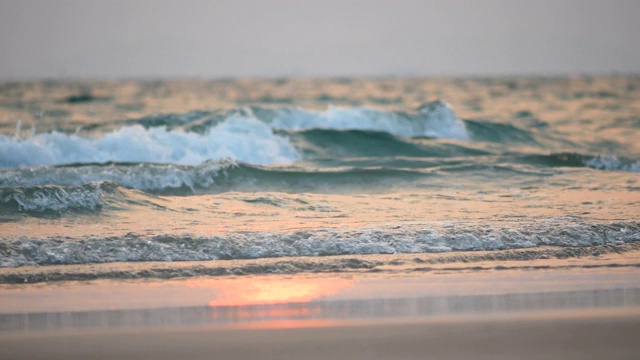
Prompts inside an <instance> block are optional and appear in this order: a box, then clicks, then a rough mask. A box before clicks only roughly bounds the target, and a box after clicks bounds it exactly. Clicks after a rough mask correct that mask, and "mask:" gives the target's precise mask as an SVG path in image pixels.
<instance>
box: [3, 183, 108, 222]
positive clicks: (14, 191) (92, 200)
mask: <svg viewBox="0 0 640 360" xmlns="http://www.w3.org/2000/svg"><path fill="white" fill-rule="evenodd" d="M115 188H116V185H115V184H113V183H108V182H91V183H88V184H83V185H79V186H67V187H63V186H54V185H47V186H31V187H13V188H0V211H2V210H4V211H5V212H6V211H8V212H27V213H49V212H50V213H57V214H60V213H65V212H69V211H83V212H86V211H94V210H98V209H100V208H101V207H102V206H103V205H104V202H103V200H102V196H103V193H104V192H113V191H114V189H115Z"/></svg>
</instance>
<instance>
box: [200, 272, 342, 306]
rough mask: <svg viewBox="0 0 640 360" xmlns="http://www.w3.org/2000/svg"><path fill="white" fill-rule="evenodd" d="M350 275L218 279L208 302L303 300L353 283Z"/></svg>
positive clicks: (248, 303) (264, 303)
mask: <svg viewBox="0 0 640 360" xmlns="http://www.w3.org/2000/svg"><path fill="white" fill-rule="evenodd" d="M352 284H353V280H351V279H336V278H326V279H322V278H320V279H319V278H289V279H283V278H273V279H265V278H264V277H261V278H243V279H232V280H221V281H218V283H217V286H218V290H219V292H218V294H217V296H216V298H215V299H213V300H211V301H210V302H209V306H212V307H213V306H244V305H268V304H283V303H300V302H309V301H312V300H316V299H320V298H322V297H325V296H329V295H333V294H335V293H337V292H338V291H339V290H341V289H344V288H347V287H350V286H352Z"/></svg>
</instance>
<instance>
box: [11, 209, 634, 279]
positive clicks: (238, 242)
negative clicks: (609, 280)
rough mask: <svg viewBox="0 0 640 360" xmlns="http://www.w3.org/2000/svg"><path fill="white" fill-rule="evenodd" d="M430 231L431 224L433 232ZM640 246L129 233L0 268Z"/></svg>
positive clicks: (545, 239) (542, 230)
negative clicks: (553, 247) (544, 247)
mask: <svg viewBox="0 0 640 360" xmlns="http://www.w3.org/2000/svg"><path fill="white" fill-rule="evenodd" d="M434 225H435V224H432V226H434ZM636 241H640V224H638V223H637V222H633V221H631V222H618V223H611V224H599V223H588V222H577V221H567V220H562V219H549V220H545V221H539V222H537V223H533V224H529V225H522V226H519V227H517V228H509V227H494V226H490V225H487V224H481V223H479V224H456V225H455V226H449V227H446V226H445V227H444V228H438V229H434V228H430V227H429V226H426V225H425V228H424V229H422V230H409V229H403V228H402V227H398V228H396V229H393V230H389V229H360V230H356V229H350V230H348V231H340V230H329V229H323V230H309V231H300V232H296V233H257V232H256V233H246V232H242V233H232V234H227V235H224V236H209V237H205V236H193V235H188V234H187V235H156V236H146V235H137V234H127V235H125V236H121V237H96V236H92V237H88V238H81V239H76V238H71V237H67V236H65V237H60V238H56V237H49V238H20V239H12V240H11V241H6V242H4V244H6V245H4V248H3V249H2V251H0V267H17V266H24V265H54V264H55V265H61V264H88V263H106V262H125V261H196V260H218V259H256V258H267V257H285V256H331V255H363V254H396V253H425V252H427V253H428V252H451V251H475V250H504V249H518V248H533V247H538V246H561V247H586V246H595V245H621V244H624V243H630V242H636Z"/></svg>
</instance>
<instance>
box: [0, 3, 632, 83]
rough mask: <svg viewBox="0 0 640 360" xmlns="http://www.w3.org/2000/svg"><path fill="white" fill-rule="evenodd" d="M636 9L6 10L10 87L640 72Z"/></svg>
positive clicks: (159, 6) (1, 75)
mask: <svg viewBox="0 0 640 360" xmlns="http://www.w3.org/2000/svg"><path fill="white" fill-rule="evenodd" d="M639 15H640V1H638V0H422V1H419V0H387V1H381V0H342V1H337V0H253V1H249V0H216V1H204V0H135V1H133V0H129V1H124V0H0V80H27V79H60V78H175V77H206V78H219V77H292V76H304V77H329V76H330V77H335V76H469V75H471V76H490V75H517V74H528V75H557V74H601V73H605V74H608V73H640V21H638V16H639Z"/></svg>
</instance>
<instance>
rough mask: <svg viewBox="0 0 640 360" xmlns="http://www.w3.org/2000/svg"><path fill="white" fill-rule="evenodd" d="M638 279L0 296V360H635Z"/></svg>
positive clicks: (217, 282) (576, 277) (100, 285)
mask: <svg viewBox="0 0 640 360" xmlns="http://www.w3.org/2000/svg"><path fill="white" fill-rule="evenodd" d="M638 275H639V271H638V269H637V267H621V268H554V269H536V270H531V269H529V270H522V269H507V270H501V271H495V270H491V271H452V272H447V271H442V272H431V273H411V274H404V275H402V274H398V273H396V274H389V273H379V274H335V273H334V274H299V275H259V276H234V277H196V278H189V279H175V280H129V281H123V280H98V281H91V282H86V281H85V282H82V281H81V282H57V283H50V284H26V285H2V286H0V304H2V307H1V308H0V348H1V349H2V358H3V359H4V358H7V359H37V358H43V357H46V358H51V359H88V358H92V359H113V358H119V359H175V358H189V359H205V358H206V359H210V358H223V359H227V358H230V359H254V358H265V357H266V358H274V359H422V358H437V359H470V358H473V359H502V358H504V359H512V358H519V359H540V358H545V359H603V358H607V359H633V358H636V357H637V354H638V353H639V352H640V343H639V342H637V336H638V335H639V334H640V277H639V276H638Z"/></svg>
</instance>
